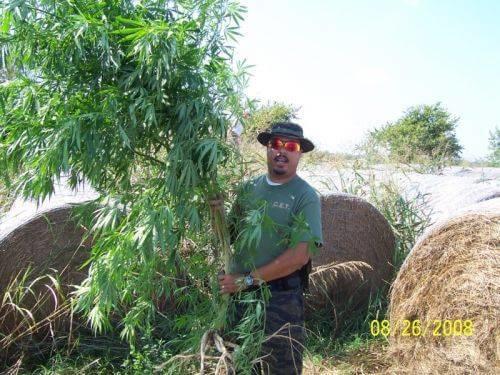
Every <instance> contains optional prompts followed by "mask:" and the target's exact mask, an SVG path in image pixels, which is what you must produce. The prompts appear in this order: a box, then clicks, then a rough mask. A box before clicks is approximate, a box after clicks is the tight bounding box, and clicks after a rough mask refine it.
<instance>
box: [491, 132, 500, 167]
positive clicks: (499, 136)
mask: <svg viewBox="0 0 500 375" xmlns="http://www.w3.org/2000/svg"><path fill="white" fill-rule="evenodd" d="M488 143H489V146H488V148H489V150H490V154H489V155H488V160H489V162H490V163H491V165H492V166H493V167H500V128H498V127H495V130H494V131H490V137H489V138H488Z"/></svg>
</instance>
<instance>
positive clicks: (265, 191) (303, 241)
mask: <svg viewBox="0 0 500 375" xmlns="http://www.w3.org/2000/svg"><path fill="white" fill-rule="evenodd" d="M257 140H258V141H259V142H260V143H261V144H262V145H264V146H266V147H267V167H268V173H267V175H263V176H260V177H257V178H255V179H253V180H251V181H250V182H249V183H247V184H246V185H245V187H244V191H245V192H246V194H247V200H246V201H243V202H240V203H238V204H240V205H242V206H243V207H242V209H243V210H245V209H249V208H251V206H252V203H254V204H255V203H256V202H264V206H265V207H266V208H265V214H266V215H268V216H269V217H270V219H272V222H273V225H272V226H270V227H269V226H267V227H264V228H263V229H262V235H261V238H260V241H259V243H258V244H257V245H256V247H255V249H252V251H250V250H246V251H245V250H244V251H239V252H238V253H237V254H235V257H234V259H233V262H232V264H231V266H230V272H231V273H230V274H225V275H220V276H219V286H220V289H221V292H222V293H229V294H232V293H236V292H238V291H242V290H252V289H256V288H258V286H259V285H260V284H262V283H264V282H265V283H266V284H267V285H268V286H269V289H270V291H271V297H270V299H269V301H268V304H267V305H266V319H265V333H266V335H274V336H273V337H272V338H271V339H270V340H266V341H265V342H264V343H263V345H262V351H263V355H264V356H265V358H264V361H265V365H264V367H265V368H264V372H265V373H269V374H273V375H274V374H286V375H290V374H301V373H302V351H303V339H304V327H303V326H304V300H303V287H304V282H305V281H306V280H307V276H308V274H307V272H306V269H309V268H310V259H309V256H310V252H309V250H310V248H311V246H316V247H320V246H321V244H322V233H321V212H320V200H319V197H318V195H317V194H316V192H315V190H314V189H313V188H312V187H311V186H310V185H309V184H308V183H307V182H305V181H304V180H302V179H301V178H300V177H299V176H298V175H297V166H298V163H299V161H300V158H301V156H302V154H303V153H306V152H309V151H312V150H313V149H314V145H313V144H312V142H311V141H309V140H308V139H307V138H304V136H303V130H302V128H301V127H300V126H299V125H297V124H294V123H289V122H280V123H275V124H273V125H272V127H271V129H270V131H265V132H262V133H260V134H259V135H258V136H257ZM245 202H246V203H245ZM240 219H241V217H240ZM237 234H238V233H237Z"/></svg>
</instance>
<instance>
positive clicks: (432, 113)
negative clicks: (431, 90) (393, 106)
mask: <svg viewBox="0 0 500 375" xmlns="http://www.w3.org/2000/svg"><path fill="white" fill-rule="evenodd" d="M457 122H458V118H457V117H454V116H452V115H451V114H450V113H448V112H447V111H446V110H445V109H444V108H443V107H442V106H441V103H436V104H434V105H420V106H416V107H410V108H409V109H408V110H407V111H406V112H405V113H404V115H403V116H402V117H401V118H400V119H398V120H397V121H395V122H392V123H390V122H389V123H387V124H386V125H384V126H382V127H381V128H379V129H375V130H374V131H372V132H370V134H369V137H368V138H369V139H368V142H367V143H368V144H372V145H374V146H375V147H377V146H378V147H380V148H381V151H382V152H384V151H385V152H386V153H387V154H388V156H389V157H390V158H391V159H392V160H394V161H398V162H404V163H419V162H427V161H428V162H431V163H434V164H438V165H440V166H444V165H445V164H446V163H448V162H451V161H455V160H457V159H458V158H459V156H460V153H461V150H462V146H460V144H459V143H458V140H457V137H456V134H455V128H456V126H457Z"/></svg>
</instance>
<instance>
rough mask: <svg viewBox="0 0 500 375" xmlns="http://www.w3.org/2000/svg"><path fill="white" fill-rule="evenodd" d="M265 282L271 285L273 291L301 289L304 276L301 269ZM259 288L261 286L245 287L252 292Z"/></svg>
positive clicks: (270, 288)
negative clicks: (301, 275)
mask: <svg viewBox="0 0 500 375" xmlns="http://www.w3.org/2000/svg"><path fill="white" fill-rule="evenodd" d="M265 284H266V285H268V286H269V290H271V292H284V291H287V290H295V289H300V288H301V287H302V278H301V277H300V270H298V271H295V272H293V273H291V274H290V275H287V276H285V277H281V278H279V279H275V280H271V281H268V282H266V283H265ZM259 289H260V286H257V285H253V286H251V287H249V288H247V289H245V291H248V292H251V291H255V290H259Z"/></svg>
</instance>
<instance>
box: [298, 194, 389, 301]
mask: <svg viewBox="0 0 500 375" xmlns="http://www.w3.org/2000/svg"><path fill="white" fill-rule="evenodd" d="M321 222H322V229H323V248H322V249H320V251H319V252H318V254H316V255H314V256H313V257H312V265H313V271H312V272H311V274H310V286H309V295H308V296H307V297H306V307H307V309H308V310H310V309H311V310H313V311H315V310H316V309H318V308H320V307H326V306H327V305H329V304H331V305H334V306H335V307H336V308H337V309H338V308H340V307H341V306H342V307H346V306H347V305H349V308H350V309H355V308H357V307H361V306H362V305H365V304H366V303H368V301H369V296H370V294H372V293H374V292H376V291H378V290H379V289H380V288H381V287H383V286H386V285H388V282H389V281H390V279H391V277H392V275H393V266H392V260H393V255H394V249H395V238H394V234H393V232H392V229H391V227H390V226H389V223H388V222H387V220H386V219H385V218H384V216H382V214H381V213H380V212H379V211H378V210H377V209H376V208H375V207H373V206H372V205H371V204H370V203H368V202H367V201H365V200H363V199H361V198H359V197H356V196H352V195H347V194H331V195H326V196H322V197H321Z"/></svg>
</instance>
